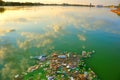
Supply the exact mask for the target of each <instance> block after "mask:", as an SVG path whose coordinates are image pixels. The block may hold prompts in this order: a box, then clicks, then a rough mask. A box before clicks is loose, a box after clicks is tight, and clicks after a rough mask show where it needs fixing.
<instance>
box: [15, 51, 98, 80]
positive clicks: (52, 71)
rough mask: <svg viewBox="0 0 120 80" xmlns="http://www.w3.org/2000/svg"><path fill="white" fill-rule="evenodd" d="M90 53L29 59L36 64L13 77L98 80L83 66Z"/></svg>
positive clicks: (46, 79) (28, 79)
mask: <svg viewBox="0 0 120 80" xmlns="http://www.w3.org/2000/svg"><path fill="white" fill-rule="evenodd" d="M92 53H95V51H92V52H86V51H82V55H78V54H75V53H70V52H69V53H63V54H57V53H53V54H51V55H49V56H44V55H41V56H35V57H30V58H31V59H35V60H38V63H37V64H36V65H33V66H31V67H29V68H28V70H27V72H24V73H22V74H17V75H15V80H41V79H42V80H99V79H98V77H97V75H96V74H95V73H94V71H92V69H91V68H89V67H88V66H87V65H86V64H85V60H86V59H87V58H89V57H91V54H92Z"/></svg>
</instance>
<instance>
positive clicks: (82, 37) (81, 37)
mask: <svg viewBox="0 0 120 80" xmlns="http://www.w3.org/2000/svg"><path fill="white" fill-rule="evenodd" d="M77 36H78V38H79V40H81V41H86V37H85V36H84V35H81V34H78V35H77Z"/></svg>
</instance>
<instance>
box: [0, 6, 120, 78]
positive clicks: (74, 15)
mask: <svg viewBox="0 0 120 80" xmlns="http://www.w3.org/2000/svg"><path fill="white" fill-rule="evenodd" d="M101 11H102V10H101ZM99 12H100V11H98V12H96V9H94V8H93V9H90V8H84V7H82V8H81V7H79V8H76V7H32V8H31V7H30V8H29V7H27V8H20V9H19V10H14V11H13V10H12V9H11V10H6V11H5V12H4V13H3V14H2V15H0V35H4V36H5V34H6V33H9V30H10V29H11V27H8V26H12V27H13V26H14V27H13V28H14V29H16V30H17V31H16V34H19V36H17V39H16V40H15V41H16V46H17V47H16V46H13V45H14V44H8V45H7V43H6V45H0V63H1V64H2V65H3V67H2V69H1V71H0V74H1V75H2V77H3V80H5V79H7V78H10V79H12V78H13V76H14V75H15V74H16V73H18V72H20V71H25V70H26V68H27V67H28V66H29V65H30V64H29V63H28V62H30V61H29V56H31V55H39V54H40V52H39V51H38V50H39V49H42V52H43V53H44V52H47V51H50V50H54V48H55V46H54V45H53V43H54V40H55V39H60V38H61V36H64V38H66V37H67V38H68V35H71V34H75V35H72V37H73V36H75V37H74V38H77V39H78V41H79V42H83V43H85V41H87V39H88V36H87V35H86V34H87V32H89V31H97V30H102V31H105V32H110V33H115V34H120V32H119V31H118V30H120V29H118V30H116V29H114V28H113V26H114V25H113V24H116V22H115V21H112V20H111V19H110V20H109V17H110V16H107V18H104V17H100V16H101V14H102V12H100V13H99ZM8 17H9V18H8ZM111 22H113V23H111ZM3 27H4V29H3ZM108 27H109V28H108ZM115 27H117V28H119V23H117V25H116V26H115ZM83 34H84V35H83ZM0 37H1V36H0ZM70 37H71V36H70ZM9 38H10V37H9ZM62 38H63V37H62ZM61 40H64V39H61ZM67 40H68V41H69V40H72V39H71V38H70V39H69V38H68V39H67ZM73 40H74V39H73ZM0 41H1V43H2V42H3V41H4V39H0ZM68 41H64V42H68ZM72 43H73V44H74V43H75V42H72ZM56 44H57V43H56ZM69 47H71V46H69ZM72 47H73V46H72ZM81 47H82V48H86V46H85V45H84V44H83V46H81ZM31 48H37V49H38V50H33V53H34V54H32V52H31V51H30V49H31ZM73 48H74V47H73ZM37 51H38V52H37ZM23 65H24V66H23ZM14 66H16V67H15V68H14ZM8 72H10V73H8ZM6 76H7V77H6Z"/></svg>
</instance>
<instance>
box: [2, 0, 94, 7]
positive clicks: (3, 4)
mask: <svg viewBox="0 0 120 80" xmlns="http://www.w3.org/2000/svg"><path fill="white" fill-rule="evenodd" d="M0 6H86V7H94V5H81V4H68V3H63V4H44V3H31V2H26V3H20V2H3V1H2V0H0Z"/></svg>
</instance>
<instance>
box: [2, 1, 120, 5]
mask: <svg viewBox="0 0 120 80" xmlns="http://www.w3.org/2000/svg"><path fill="white" fill-rule="evenodd" d="M3 1H13V2H41V3H73V4H90V3H92V4H95V5H96V4H102V5H118V4H119V3H120V0H3Z"/></svg>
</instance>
